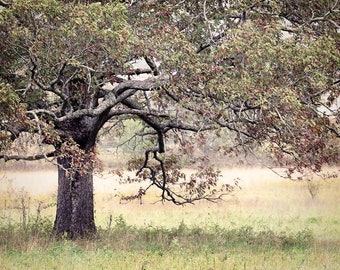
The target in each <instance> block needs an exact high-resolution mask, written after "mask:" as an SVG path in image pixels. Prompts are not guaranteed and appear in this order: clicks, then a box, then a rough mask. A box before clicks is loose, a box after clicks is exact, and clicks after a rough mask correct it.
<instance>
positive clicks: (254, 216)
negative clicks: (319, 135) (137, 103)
mask: <svg viewBox="0 0 340 270" xmlns="http://www.w3.org/2000/svg"><path fill="white" fill-rule="evenodd" d="M2 175H4V174H3V173H2ZM224 177H225V178H224V179H223V180H224V181H233V179H235V178H236V177H240V178H241V180H240V184H241V186H242V189H241V190H240V191H238V192H237V193H235V194H234V195H232V196H229V197H227V198H226V200H225V201H221V202H219V203H216V204H212V203H207V202H199V203H197V204H195V205H188V206H185V207H178V206H174V205H172V204H170V203H165V204H162V203H156V204H155V203H154V202H155V201H157V199H158V197H157V196H158V195H159V194H158V193H157V192H156V191H155V190H152V191H151V192H150V193H149V194H148V195H147V196H146V197H145V198H144V200H143V204H140V203H139V202H138V201H134V202H130V203H128V204H121V203H120V200H119V194H120V193H124V194H127V193H129V192H133V191H136V190H137V189H138V188H139V184H138V185H136V184H133V185H123V186H121V185H119V184H118V183H117V181H116V179H114V178H113V177H111V176H108V175H106V176H103V177H96V179H95V189H96V193H95V209H96V223H97V225H98V227H99V235H98V239H93V240H91V241H89V240H84V241H78V242H74V243H72V242H69V241H67V240H65V241H59V242H55V241H53V240H51V239H50V238H49V237H48V236H47V235H48V234H46V236H44V233H47V232H48V230H49V228H50V227H51V221H50V222H48V220H45V219H41V220H42V222H40V223H39V224H37V223H36V222H35V219H34V218H35V217H37V208H38V206H39V205H41V204H40V203H41V202H44V206H45V208H42V209H41V215H42V217H43V216H46V217H48V219H50V220H51V219H53V215H54V211H55V206H54V205H53V202H54V201H55V189H56V173H55V172H51V171H43V172H39V171H33V172H29V173H27V172H26V173H25V172H10V171H7V172H6V174H5V177H3V178H2V180H0V207H1V209H2V211H1V212H0V217H1V222H0V224H2V225H1V226H2V227H1V226H0V227H1V228H2V229H6V228H7V229H6V230H7V231H5V232H4V231H1V233H2V234H1V235H2V236H1V237H3V236H5V237H3V238H2V240H1V241H2V242H1V245H0V250H1V251H0V260H1V265H2V269H139V270H140V269H145V270H146V269H172V270H173V269H181V270H182V269H331V270H333V269H334V270H335V269H339V268H338V267H339V265H340V254H339V252H338V250H339V248H340V196H339V195H340V194H339V193H340V179H333V180H332V181H328V182H326V181H320V186H319V190H318V193H317V195H316V197H315V198H314V199H312V197H311V195H310V194H309V191H308V187H307V184H306V183H305V182H298V183H297V182H292V181H289V180H283V179H280V178H278V177H277V176H276V175H275V174H273V173H271V172H270V171H268V170H262V169H255V168H252V169H234V170H228V171H224ZM0 179H1V178H0ZM9 180H11V181H9ZM32 182H34V183H35V186H34V185H32ZM10 187H12V189H11V188H10ZM22 187H24V188H25V190H28V191H30V193H25V192H24V191H23V190H21V188H22ZM22 199H24V201H25V202H27V204H26V205H27V209H26V210H27V212H26V214H27V216H28V215H31V218H32V217H33V219H31V220H30V221H26V223H27V226H26V227H25V228H24V230H22V228H23V227H22V226H21V225H20V223H19V227H18V226H17V225H14V223H13V224H12V225H13V226H12V227H6V226H5V227H4V224H6V222H8V220H9V219H11V220H12V219H14V220H17V221H19V222H22V219H23V218H22V216H23V209H22V208H23V207H22ZM5 201H6V203H5ZM5 208H7V210H6V211H4V210H5ZM6 239H7V240H6ZM286 245H288V246H286Z"/></svg>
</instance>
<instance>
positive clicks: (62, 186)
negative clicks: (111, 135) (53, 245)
mask: <svg viewBox="0 0 340 270" xmlns="http://www.w3.org/2000/svg"><path fill="white" fill-rule="evenodd" d="M58 165H59V166H58V201H57V214H56V219H55V223H54V229H55V232H56V234H57V235H58V236H61V235H66V236H67V237H68V238H71V239H74V238H79V237H83V236H87V235H90V234H93V233H95V232H96V226H95V222H94V209H93V207H94V206H93V172H92V171H89V172H86V173H83V174H80V173H79V172H75V173H71V172H70V171H68V169H69V168H70V160H68V159H66V158H59V159H58Z"/></svg>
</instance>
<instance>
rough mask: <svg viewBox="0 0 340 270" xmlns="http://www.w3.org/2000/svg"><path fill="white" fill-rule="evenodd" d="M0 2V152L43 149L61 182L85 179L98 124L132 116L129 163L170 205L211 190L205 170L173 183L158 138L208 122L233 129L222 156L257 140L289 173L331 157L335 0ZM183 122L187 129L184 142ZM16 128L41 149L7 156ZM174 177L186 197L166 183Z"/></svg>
mask: <svg viewBox="0 0 340 270" xmlns="http://www.w3.org/2000/svg"><path fill="white" fill-rule="evenodd" d="M91 2H94V3H91ZM0 6H2V8H1V9H0V38H1V43H0V51H1V54H0V109H1V110H0V115H1V120H0V140H1V145H0V157H1V158H3V159H5V160H10V159H28V160H35V159H41V158H54V159H55V160H57V164H58V166H59V169H60V174H59V178H64V177H71V178H72V177H73V178H72V179H73V180H72V179H71V181H74V182H77V181H75V180H74V179H76V178H77V177H75V176H74V175H75V174H79V175H78V176H79V177H80V178H81V175H82V174H84V173H85V174H87V173H89V172H90V173H89V174H90V175H92V170H93V167H94V166H95V154H94V148H95V144H96V140H97V137H98V132H99V131H100V130H101V129H102V127H103V126H104V125H105V126H109V127H112V128H118V127H119V125H120V124H121V123H122V121H124V120H126V119H134V120H136V121H141V123H142V129H141V130H137V131H136V132H137V133H138V135H140V136H143V137H144V138H145V140H147V141H148V145H149V146H150V147H147V148H146V149H145V155H144V156H143V157H142V158H139V159H135V160H134V161H132V162H131V163H130V167H131V168H133V169H135V170H137V172H138V175H139V176H140V178H141V179H149V180H150V183H151V185H152V186H156V187H158V188H159V189H161V190H162V195H161V196H162V199H163V200H170V201H173V202H174V203H177V204H182V203H186V202H193V201H195V200H197V199H202V198H206V199H212V198H214V197H215V192H216V189H215V188H213V189H211V187H212V186H215V185H216V183H215V181H216V179H217V178H218V174H216V172H215V171H213V170H212V169H211V168H206V169H201V171H200V172H198V173H197V174H195V175H193V176H192V177H191V178H190V179H188V180H184V176H183V174H181V173H180V170H179V169H180V167H179V165H178V163H177V162H176V161H177V160H178V156H176V155H172V154H171V155H169V154H168V155H167V153H166V152H169V149H170V146H169V144H170V143H169V142H171V144H172V145H173V144H177V145H179V147H180V148H181V147H182V148H185V147H187V148H186V149H188V148H190V147H188V145H190V146H191V148H192V149H195V148H199V147H201V146H202V145H203V144H204V141H205V134H206V133H207V132H208V133H209V134H211V132H216V135H217V136H218V134H219V132H220V131H221V130H222V129H226V130H228V131H229V132H230V133H231V134H233V135H232V136H230V138H231V139H232V140H233V142H232V143H230V142H225V143H224V144H222V145H221V146H220V149H223V151H225V152H226V153H229V152H233V151H245V152H246V151H249V150H251V149H254V148H255V147H261V149H262V150H263V151H266V152H267V153H268V154H269V155H270V157H271V159H272V162H273V163H275V164H277V165H278V166H281V167H285V168H287V173H288V175H292V173H293V172H295V171H298V172H302V171H303V170H305V169H308V170H312V171H314V172H320V171H321V169H322V165H323V164H334V162H337V159H338V154H339V152H338V150H339V149H338V143H339V142H338V139H339V126H338V124H339V108H338V105H337V102H338V101H339V89H340V70H339V67H340V50H339V49H340V37H339V33H340V16H339V15H340V10H339V1H334V0H333V1H331V0H323V1H290V0H284V1H248V0H238V1H224V0H202V1H200V0H198V1H196V0H195V1H193V0H188V1H179V0H162V1H161V0H158V1H157V0H146V1H144V0H136V1H101V2H95V1H56V0H40V1H37V0H26V1H22V0H13V1H7V2H4V1H1V2H0ZM186 132H194V133H195V134H196V135H197V136H196V137H195V139H194V140H193V139H191V140H188V139H185V138H186V137H185V135H184V134H185V133H186ZM23 136H24V138H25V139H28V138H31V139H32V138H34V140H33V141H34V143H36V144H37V145H39V146H41V147H40V148H39V149H40V151H39V153H36V154H35V155H33V156H23V155H19V154H13V151H12V150H11V149H13V145H14V144H15V142H16V141H18V139H20V138H21V140H22V137H23ZM195 144H196V146H193V145H195ZM16 145H17V144H16ZM43 145H49V147H48V148H46V147H43ZM19 148H20V147H19ZM170 153H171V151H170ZM187 153H189V154H192V153H191V152H190V151H189V152H188V151H187ZM177 154H178V153H177ZM61 171H64V172H67V173H66V174H65V173H64V174H63V173H62V172H61ZM70 172H71V173H70ZM178 182H180V183H182V185H181V186H182V187H183V189H184V192H185V195H182V194H181V193H178V192H177V189H173V188H171V184H174V183H178ZM183 183H184V184H183ZM75 188H76V185H75ZM230 188H231V187H230V186H224V187H223V190H220V191H221V192H222V193H223V191H225V192H228V191H230ZM59 192H63V191H62V190H59ZM143 192H144V191H141V193H143ZM72 198H73V197H72Z"/></svg>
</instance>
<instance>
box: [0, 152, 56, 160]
mask: <svg viewBox="0 0 340 270" xmlns="http://www.w3.org/2000/svg"><path fill="white" fill-rule="evenodd" d="M54 155H55V151H52V152H49V153H45V154H38V155H32V156H21V155H12V156H11V155H10V156H8V155H0V159H4V160H5V162H7V161H9V160H26V161H34V160H41V159H46V158H49V157H54Z"/></svg>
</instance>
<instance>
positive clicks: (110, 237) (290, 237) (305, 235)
mask: <svg viewBox="0 0 340 270" xmlns="http://www.w3.org/2000/svg"><path fill="white" fill-rule="evenodd" d="M58 241H59V242H60V241H68V240H66V239H61V240H56V239H55V238H54V234H53V223H52V221H51V220H50V219H48V218H44V217H39V218H37V217H35V216H34V217H33V216H32V217H29V218H28V220H27V222H26V223H25V224H23V223H21V222H20V223H19V222H15V221H13V220H11V219H4V218H2V219H1V220H0V250H1V251H3V252H6V251H14V250H15V251H21V252H27V251H30V250H32V249H34V248H38V247H39V248H48V247H50V246H53V245H54V244H55V243H58ZM313 241H314V239H313V235H312V232H311V231H310V230H307V229H305V230H302V231H299V232H297V233H292V232H287V231H281V232H278V233H277V232H274V231H272V230H270V229H264V230H261V231H256V230H254V229H253V228H252V227H251V226H242V227H240V228H230V229H228V228H222V227H220V226H218V225H213V224H211V225H209V226H206V227H204V228H202V227H188V226H187V225H186V224H185V223H184V222H182V223H181V224H179V225H178V226H177V227H174V228H170V229H169V228H164V227H159V226H152V225H150V226H143V227H136V226H131V225H128V224H127V223H126V221H125V220H124V218H123V217H122V216H118V217H116V218H114V221H113V224H112V226H111V227H110V228H101V227H100V228H98V232H97V235H96V236H95V237H92V238H90V239H80V240H77V241H75V242H73V244H76V245H77V246H78V247H79V248H81V249H85V250H88V249H101V248H104V249H110V250H120V251H122V250H124V251H132V252H133V251H136V250H139V251H140V250H147V251H151V252H158V253H162V252H166V251H169V250H183V249H186V250H190V251H193V252H194V251H197V252H201V251H204V250H210V251H216V252H218V251H221V250H225V249H230V248H233V249H235V248H236V249H238V248H242V249H250V250H254V251H263V250H268V249H280V250H289V249H308V248H310V247H311V246H312V245H313ZM68 242H69V243H71V242H70V241H68Z"/></svg>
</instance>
